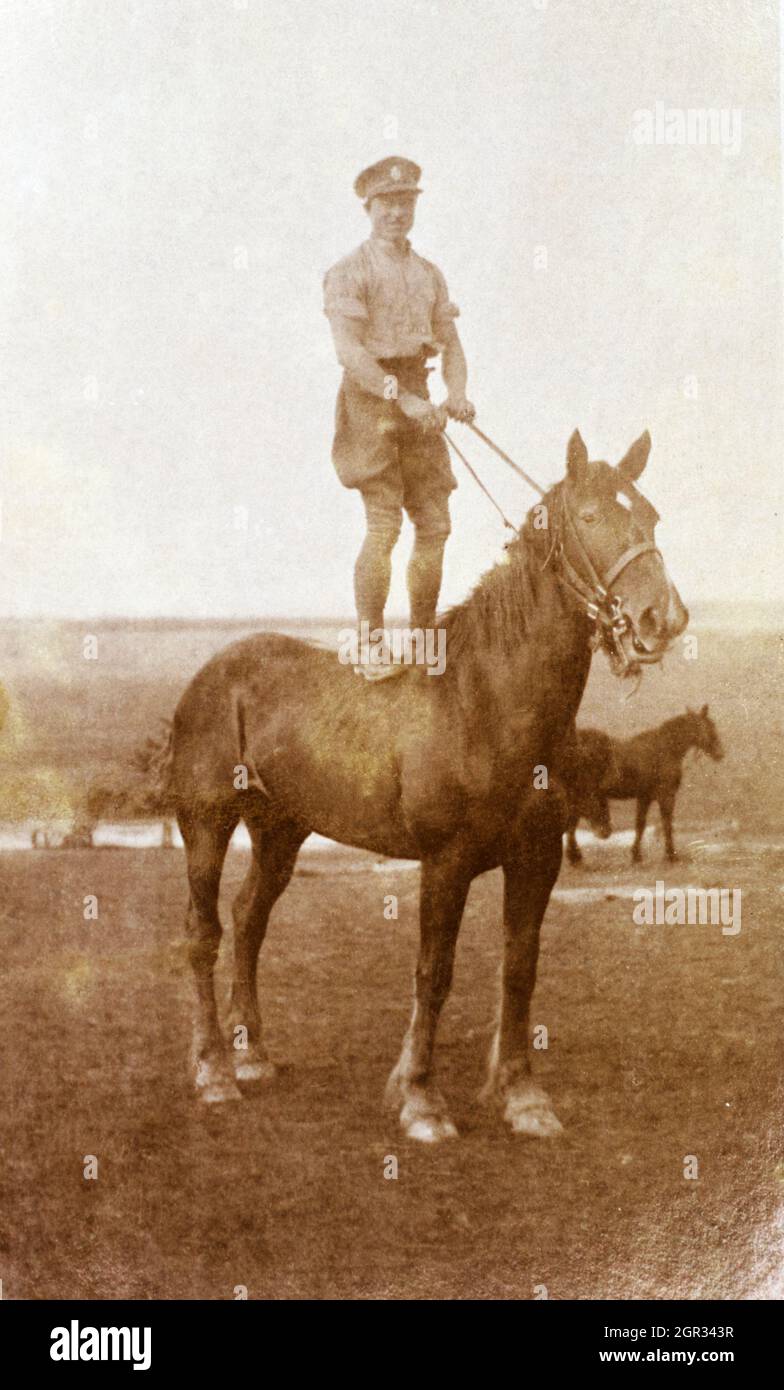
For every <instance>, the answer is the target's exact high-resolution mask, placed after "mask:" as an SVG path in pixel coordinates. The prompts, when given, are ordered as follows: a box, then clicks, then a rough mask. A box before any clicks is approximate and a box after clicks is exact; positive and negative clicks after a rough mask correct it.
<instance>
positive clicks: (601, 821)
mask: <svg viewBox="0 0 784 1390" xmlns="http://www.w3.org/2000/svg"><path fill="white" fill-rule="evenodd" d="M581 809H582V812H583V815H584V816H585V818H586V820H587V821H588V824H589V825H590V827H591V829H592V831H593V833H594V835H595V836H596V838H597V839H598V840H609V838H610V836H611V835H612V821H611V820H610V803H609V801H608V799H607V797H606V796H602V794H601V792H596V791H592V792H589V793H588V795H587V797H586V798H585V800H584V802H583V805H582V807H581Z"/></svg>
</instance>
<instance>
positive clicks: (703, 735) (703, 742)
mask: <svg viewBox="0 0 784 1390" xmlns="http://www.w3.org/2000/svg"><path fill="white" fill-rule="evenodd" d="M686 718H687V719H688V721H689V733H690V734H691V737H692V740H693V744H694V747H695V748H699V750H700V752H701V753H707V754H708V757H709V758H713V761H714V762H715V763H719V762H721V760H722V758H723V757H724V749H723V747H722V744H721V739H720V738H719V734H718V730H717V728H716V725H715V724H714V722H713V720H712V719H711V717H710V715H709V714H708V706H707V705H703V707H702V709H701V710H700V711H699V712H698V711H697V710H693V709H687V711H686Z"/></svg>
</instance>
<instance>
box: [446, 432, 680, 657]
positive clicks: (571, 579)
mask: <svg viewBox="0 0 784 1390" xmlns="http://www.w3.org/2000/svg"><path fill="white" fill-rule="evenodd" d="M468 427H469V429H471V430H473V432H474V434H476V435H478V436H479V438H480V439H482V440H484V442H485V444H487V445H489V447H490V448H491V449H492V450H493V453H494V454H497V455H498V457H499V458H501V459H503V461H504V463H506V464H508V465H509V467H510V468H511V469H513V471H514V472H515V473H516V474H517V475H518V477H520V478H522V479H523V481H524V482H526V483H528V485H529V486H530V487H532V488H533V489H534V491H535V492H538V493H539V496H540V497H545V496H546V495H547V494H546V492H545V489H544V488H543V487H541V486H540V484H539V483H537V482H536V481H535V479H534V478H532V477H530V475H529V474H528V473H526V472H525V471H524V470H523V469H522V468H521V467H520V465H519V463H515V461H514V459H512V458H510V457H509V455H508V454H507V453H505V452H504V450H503V449H501V448H499V446H498V445H497V444H496V443H495V442H494V441H493V440H492V439H490V437H489V436H488V435H486V434H485V433H484V432H483V431H482V430H480V429H479V427H478V425H476V424H475V423H473V422H469V424H468ZM444 437H445V439H446V441H447V443H448V444H449V446H450V448H451V449H452V450H453V451H454V453H455V454H456V455H457V457H458V458H459V459H460V461H461V463H463V464H464V465H465V467H466V468H467V469H468V472H469V473H470V474H471V476H472V478H473V479H474V481H475V482H476V483H478V485H479V487H480V488H481V489H482V491H483V493H484V494H485V496H486V497H487V498H488V499H489V501H490V502H491V503H492V505H493V506H494V507H495V509H496V511H497V512H498V514H499V516H500V518H501V520H502V521H503V523H504V526H506V527H508V529H509V530H510V531H512V532H514V535H515V536H516V537H519V535H520V529H519V527H517V526H514V525H513V524H512V522H511V521H510V520H509V518H508V517H507V516H506V515H505V514H504V512H503V510H502V508H501V507H500V506H499V505H498V502H497V501H496V499H495V498H494V497H493V495H492V493H491V492H490V490H489V488H487V487H485V484H484V483H483V482H482V479H481V478H480V477H479V475H478V474H477V473H476V471H475V469H474V468H473V467H472V466H471V464H470V463H469V462H468V459H467V458H466V456H465V454H464V453H463V452H462V451H461V450H460V449H459V448H458V446H457V445H456V444H455V442H454V440H453V439H451V438H450V436H449V435H448V434H447V433H446V430H445V431H444ZM616 476H617V475H616ZM617 488H618V491H619V492H622V493H623V494H624V496H625V497H627V498H628V499H629V502H630V504H631V516H632V520H633V521H635V522H636V523H637V525H638V526H639V527H640V529H641V530H642V531H643V533H648V535H649V536H650V539H649V540H644V541H639V542H638V543H637V544H636V545H630V546H629V547H628V549H626V550H624V552H623V554H622V555H620V556H619V558H618V559H617V560H616V561H615V563H614V564H613V565H611V566H610V569H609V570H608V571H607V573H606V574H605V575H601V576H600V575H599V574H598V573H597V570H596V566H595V565H594V563H593V560H592V559H591V556H590V554H589V552H588V550H587V549H586V547H585V545H584V544H583V540H582V537H581V535H580V532H579V530H578V527H577V523H576V521H575V519H574V516H573V515H572V511H571V508H570V506H569V503H568V501H567V498H566V483H565V482H564V483H563V484H561V486H560V489H559V495H560V499H561V525H560V526H559V527H558V528H557V529H556V531H555V536H554V539H553V543H552V545H551V547H550V550H549V552H548V555H547V558H546V560H545V562H544V564H543V565H542V569H543V570H544V569H546V568H547V566H548V565H549V564H550V563H551V561H552V563H553V573H554V574H555V577H556V579H557V580H558V582H559V583H560V584H561V585H562V586H563V587H564V588H565V589H566V590H567V591H568V592H569V593H570V594H571V595H572V596H573V597H574V598H576V599H577V600H578V602H579V604H580V607H581V608H582V609H583V611H584V612H585V616H586V617H587V618H588V620H589V621H590V622H591V623H592V624H593V632H592V634H591V647H592V648H593V650H594V651H596V650H597V649H598V648H599V647H604V649H605V651H606V652H607V655H608V657H609V659H610V664H611V666H612V669H613V671H614V673H615V674H616V675H617V676H626V675H629V674H630V673H632V672H636V673H637V674H640V667H641V666H643V665H648V664H651V663H653V662H657V661H659V659H660V653H655V652H649V651H647V650H646V649H645V648H644V647H642V645H641V644H640V643H639V642H638V641H637V635H636V633H635V632H634V623H633V622H632V620H631V618H630V617H629V615H628V613H625V612H624V608H623V599H622V598H621V597H620V596H619V595H618V594H613V593H612V586H613V584H614V583H615V582H616V580H617V579H620V577H621V575H622V574H623V573H624V572H625V571H626V570H627V569H628V568H629V566H630V565H633V564H634V562H635V560H639V559H640V557H641V556H642V555H658V556H659V558H660V559H661V552H660V551H659V548H658V546H657V545H656V543H655V542H654V540H653V533H654V531H655V529H656V523H657V522H658V521H659V519H660V518H659V513H658V512H657V510H656V508H655V507H654V506H653V504H652V503H651V502H649V501H648V499H647V497H643V495H642V493H641V492H638V491H637V488H636V487H635V486H634V483H632V482H627V481H626V480H625V479H623V478H621V479H619V481H618V484H617ZM565 530H568V531H569V533H570V535H571V539H572V541H573V543H574V546H575V548H576V550H577V554H578V557H579V561H580V564H581V565H582V566H583V568H584V570H585V573H584V574H580V572H579V571H578V570H577V569H575V567H574V565H573V564H572V563H571V561H570V560H569V558H568V556H567V554H566V549H565V547H564V540H563V532H564V531H565ZM511 544H512V542H511V541H508V542H507V545H511ZM626 632H631V633H632V635H633V637H634V642H635V652H634V657H633V658H632V659H631V660H629V657H628V656H627V655H626V651H625V649H624V645H623V641H622V638H623V635H624V633H626ZM638 647H640V650H638Z"/></svg>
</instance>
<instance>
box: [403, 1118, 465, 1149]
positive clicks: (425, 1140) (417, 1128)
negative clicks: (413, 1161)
mask: <svg viewBox="0 0 784 1390" xmlns="http://www.w3.org/2000/svg"><path fill="white" fill-rule="evenodd" d="M400 1123H401V1125H402V1126H403V1131H404V1133H405V1136H406V1138H407V1139H415V1140H416V1141H417V1142H418V1143H419V1144H440V1143H441V1142H442V1140H444V1139H456V1138H457V1129H456V1128H455V1126H454V1125H453V1123H452V1121H451V1120H450V1119H449V1118H448V1117H443V1116H441V1115H419V1116H418V1117H417V1118H416V1119H415V1120H411V1121H409V1123H408V1124H406V1123H405V1121H404V1120H403V1117H402V1116H401V1117H400Z"/></svg>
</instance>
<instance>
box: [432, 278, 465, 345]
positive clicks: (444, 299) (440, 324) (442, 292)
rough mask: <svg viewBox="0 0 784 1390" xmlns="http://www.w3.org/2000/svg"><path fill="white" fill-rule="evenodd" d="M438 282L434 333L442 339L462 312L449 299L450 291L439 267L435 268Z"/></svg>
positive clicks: (434, 310) (434, 309)
mask: <svg viewBox="0 0 784 1390" xmlns="http://www.w3.org/2000/svg"><path fill="white" fill-rule="evenodd" d="M433 272H434V274H435V280H436V302H435V304H434V305H433V332H434V333H435V335H436V337H437V338H439V337H442V336H443V334H444V333H445V332H446V330H447V329H448V328H449V326H450V324H452V323H453V322H454V320H455V319H456V318H458V317H459V314H460V310H459V309H458V307H457V305H456V304H453V303H452V301H451V299H450V298H449V290H448V289H447V287H446V280H445V279H444V277H443V275H442V274H441V271H440V270H439V269H438V266H435V265H434V266H433Z"/></svg>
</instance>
